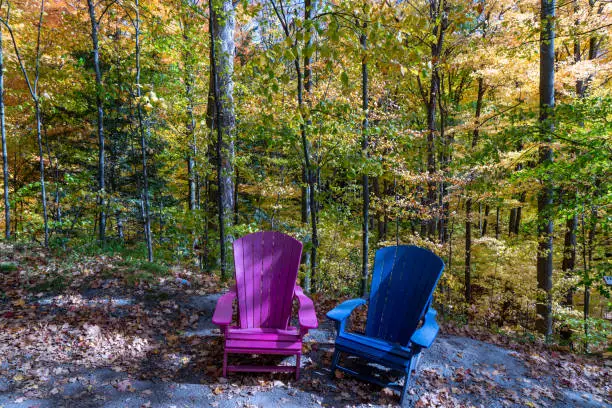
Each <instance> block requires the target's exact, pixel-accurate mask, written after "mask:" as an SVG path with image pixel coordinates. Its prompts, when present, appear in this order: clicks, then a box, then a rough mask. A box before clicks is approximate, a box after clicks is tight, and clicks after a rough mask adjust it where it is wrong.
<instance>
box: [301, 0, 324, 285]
mask: <svg viewBox="0 0 612 408" xmlns="http://www.w3.org/2000/svg"><path fill="white" fill-rule="evenodd" d="M315 1H316V0H315ZM314 7H315V5H314V4H313V2H312V0H305V1H304V20H305V21H306V24H307V27H308V33H309V34H310V35H308V41H307V42H306V44H305V47H304V90H305V91H306V92H305V93H306V96H307V98H308V104H309V106H310V104H311V97H312V95H311V92H312V67H311V66H310V64H311V57H310V56H311V53H312V26H311V25H310V24H308V22H309V21H310V20H311V18H312V12H313V11H314ZM296 61H297V58H296ZM297 65H299V63H298V64H296V66H297ZM310 125H311V121H310V119H308V120H307V121H306V123H305V126H303V127H302V148H303V150H304V165H305V167H306V176H307V179H308V190H309V191H308V193H309V204H310V228H311V235H312V245H311V246H310V280H311V285H312V288H311V291H312V292H314V291H315V290H316V277H317V266H318V264H317V249H318V247H319V236H318V229H317V211H318V209H317V201H316V195H315V192H316V178H317V177H316V171H315V169H314V167H313V165H312V162H311V157H310V143H309V141H308V137H307V132H306V131H307V129H308V128H309V127H310Z"/></svg>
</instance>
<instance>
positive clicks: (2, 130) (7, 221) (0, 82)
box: [0, 27, 11, 240]
mask: <svg viewBox="0 0 612 408" xmlns="http://www.w3.org/2000/svg"><path fill="white" fill-rule="evenodd" d="M5 125H6V124H5V114H4V49H3V47H2V28H1V27H0V140H1V141H2V174H3V186H4V238H6V239H7V240H9V239H11V202H10V201H9V187H10V186H9V158H8V151H7V148H6V126H5Z"/></svg>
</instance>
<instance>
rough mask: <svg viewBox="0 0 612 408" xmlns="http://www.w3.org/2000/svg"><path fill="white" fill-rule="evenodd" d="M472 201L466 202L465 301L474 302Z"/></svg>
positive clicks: (469, 199)
mask: <svg viewBox="0 0 612 408" xmlns="http://www.w3.org/2000/svg"><path fill="white" fill-rule="evenodd" d="M471 217H472V199H471V198H468V199H467V200H466V201H465V301H466V302H467V303H468V304H470V302H471V301H472V219H471Z"/></svg>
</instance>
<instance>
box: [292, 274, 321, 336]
mask: <svg viewBox="0 0 612 408" xmlns="http://www.w3.org/2000/svg"><path fill="white" fill-rule="evenodd" d="M293 294H294V296H295V297H296V298H297V300H298V302H299V303H300V309H299V311H298V318H299V321H300V330H301V331H304V329H306V331H308V329H316V328H317V327H319V322H318V321H317V313H316V312H315V308H314V303H312V300H311V299H310V298H309V297H308V296H306V295H305V294H304V291H303V290H302V288H301V287H299V286H298V285H295V289H294V290H293Z"/></svg>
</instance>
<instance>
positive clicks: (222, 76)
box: [209, 0, 236, 280]
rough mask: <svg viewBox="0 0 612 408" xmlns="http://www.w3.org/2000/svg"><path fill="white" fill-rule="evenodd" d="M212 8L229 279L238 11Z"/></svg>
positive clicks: (221, 0) (215, 3) (214, 4)
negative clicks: (228, 253)
mask: <svg viewBox="0 0 612 408" xmlns="http://www.w3.org/2000/svg"><path fill="white" fill-rule="evenodd" d="M209 9H210V19H211V23H210V35H211V47H210V52H211V60H212V62H213V63H212V66H211V73H212V75H211V79H212V85H213V86H212V90H213V99H214V111H215V112H214V113H215V114H214V118H215V121H214V122H215V128H216V130H217V183H218V195H219V197H218V212H219V235H220V245H221V262H220V267H221V279H222V280H226V279H227V278H228V267H227V266H228V259H227V247H228V246H229V241H230V240H231V237H230V236H229V235H228V234H227V230H228V228H230V227H231V225H232V218H233V217H232V216H231V215H232V211H233V209H234V202H233V201H234V200H233V199H234V180H233V179H234V133H235V127H236V118H235V115H234V96H233V92H234V81H233V74H234V49H235V46H234V31H235V24H236V22H235V16H234V14H235V11H234V5H233V3H232V1H230V0H212V1H210V5H209Z"/></svg>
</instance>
